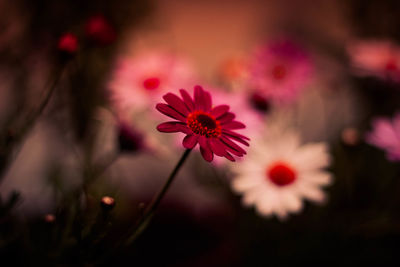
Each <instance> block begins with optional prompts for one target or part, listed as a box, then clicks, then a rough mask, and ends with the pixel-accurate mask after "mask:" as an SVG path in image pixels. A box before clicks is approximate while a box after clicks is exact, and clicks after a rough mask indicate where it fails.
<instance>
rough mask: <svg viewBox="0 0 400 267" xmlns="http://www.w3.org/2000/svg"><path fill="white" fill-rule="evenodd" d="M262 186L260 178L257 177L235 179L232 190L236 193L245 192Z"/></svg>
mask: <svg viewBox="0 0 400 267" xmlns="http://www.w3.org/2000/svg"><path fill="white" fill-rule="evenodd" d="M259 184H260V178H258V177H257V176H256V175H255V176H253V177H252V176H241V177H237V178H235V179H234V180H233V181H232V183H231V186H232V189H233V190H234V191H235V192H239V193H241V192H244V191H246V190H249V189H251V188H253V187H255V186H258V185H259Z"/></svg>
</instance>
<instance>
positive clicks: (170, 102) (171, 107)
mask: <svg viewBox="0 0 400 267" xmlns="http://www.w3.org/2000/svg"><path fill="white" fill-rule="evenodd" d="M180 94H181V97H182V99H181V98H180V97H178V96H177V95H175V94H172V93H168V94H166V95H164V96H163V98H164V100H165V101H166V102H167V104H163V103H159V104H157V106H156V109H157V110H158V111H160V112H161V113H163V114H164V115H167V116H169V117H171V118H173V119H176V120H177V121H170V122H164V123H161V124H159V125H158V126H157V130H159V131H160V132H165V133H173V132H182V133H184V134H186V136H185V138H184V139H183V142H182V144H183V146H184V147H185V148H187V149H192V148H194V147H195V146H196V145H197V143H198V144H199V146H200V152H201V154H202V156H203V158H204V159H205V160H206V161H208V162H211V161H212V160H213V158H214V154H215V155H217V156H220V157H225V158H227V159H229V160H230V161H235V159H234V157H233V156H232V155H231V154H233V155H235V156H238V157H242V156H243V155H245V154H246V151H245V150H244V149H243V148H241V147H240V146H239V145H237V144H236V143H235V142H238V143H241V144H243V145H246V146H248V145H249V144H248V143H247V141H246V140H250V139H249V138H247V137H246V136H243V135H241V134H238V133H236V132H234V131H232V130H236V129H242V128H245V127H246V126H245V125H244V124H243V123H241V122H239V121H236V120H234V119H235V114H233V113H232V112H229V106H228V105H218V106H215V107H213V106H212V99H211V94H210V93H209V92H207V91H204V90H203V88H202V87H200V86H195V87H194V97H193V98H192V97H190V95H189V93H188V92H187V91H186V90H184V89H181V90H180ZM232 140H233V141H235V142H233V141H232Z"/></svg>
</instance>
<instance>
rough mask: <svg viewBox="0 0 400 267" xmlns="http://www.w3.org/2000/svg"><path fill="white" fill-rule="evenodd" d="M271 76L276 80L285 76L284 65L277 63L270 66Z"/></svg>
mask: <svg viewBox="0 0 400 267" xmlns="http://www.w3.org/2000/svg"><path fill="white" fill-rule="evenodd" d="M271 72H272V77H274V78H275V79H276V80H283V79H284V78H285V77H286V74H287V69H286V67H285V66H284V65H282V64H278V65H275V66H274V67H273V68H272V71H271Z"/></svg>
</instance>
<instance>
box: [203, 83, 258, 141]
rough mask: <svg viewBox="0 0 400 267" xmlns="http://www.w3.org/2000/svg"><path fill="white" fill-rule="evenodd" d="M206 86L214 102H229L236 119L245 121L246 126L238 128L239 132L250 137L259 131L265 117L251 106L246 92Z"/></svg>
mask: <svg viewBox="0 0 400 267" xmlns="http://www.w3.org/2000/svg"><path fill="white" fill-rule="evenodd" d="M208 88H210V93H211V94H212V96H213V99H214V100H215V102H217V103H229V106H230V107H231V108H232V110H234V111H235V114H236V119H237V120H239V121H243V122H245V123H246V128H244V129H238V131H240V133H242V134H243V135H245V136H248V137H250V138H253V137H254V136H257V135H259V134H260V133H261V129H262V128H263V126H264V123H265V122H264V120H265V118H264V116H263V115H262V114H260V113H259V112H257V111H256V110H255V109H254V108H253V107H252V103H251V102H250V101H249V99H248V98H249V97H248V96H247V94H246V92H243V91H242V92H239V91H237V92H236V91H234V92H227V91H225V90H222V89H219V88H212V87H208Z"/></svg>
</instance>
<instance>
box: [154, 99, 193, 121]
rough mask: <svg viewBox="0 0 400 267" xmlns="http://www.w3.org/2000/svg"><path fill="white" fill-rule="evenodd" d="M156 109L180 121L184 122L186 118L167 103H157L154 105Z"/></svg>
mask: <svg viewBox="0 0 400 267" xmlns="http://www.w3.org/2000/svg"><path fill="white" fill-rule="evenodd" d="M156 109H157V110H158V111H160V112H161V113H163V114H164V115H167V116H168V117H171V118H173V119H176V120H178V121H181V122H186V118H185V117H184V116H183V115H182V114H181V113H179V112H178V111H176V110H175V109H173V108H172V107H171V106H169V105H167V104H162V103H159V104H157V105H156Z"/></svg>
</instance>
